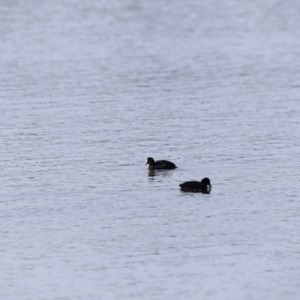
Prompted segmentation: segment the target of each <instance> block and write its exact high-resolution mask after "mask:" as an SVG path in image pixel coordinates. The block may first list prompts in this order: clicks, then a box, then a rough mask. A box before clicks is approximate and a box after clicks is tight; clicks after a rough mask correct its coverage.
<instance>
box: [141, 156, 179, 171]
mask: <svg viewBox="0 0 300 300" xmlns="http://www.w3.org/2000/svg"><path fill="white" fill-rule="evenodd" d="M147 164H148V165H149V168H148V169H149V170H172V169H176V168H177V167H176V165H175V164H174V163H172V162H171V161H168V160H157V161H155V160H154V159H153V158H152V157H148V158H147V160H146V163H145V165H147Z"/></svg>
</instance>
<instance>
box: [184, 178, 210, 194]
mask: <svg viewBox="0 0 300 300" xmlns="http://www.w3.org/2000/svg"><path fill="white" fill-rule="evenodd" d="M179 186H180V188H181V189H182V190H183V191H185V192H200V193H203V194H209V193H210V191H211V184H210V180H209V178H203V179H202V180H201V182H200V181H186V182H184V183H181V184H179Z"/></svg>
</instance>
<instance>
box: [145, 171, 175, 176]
mask: <svg viewBox="0 0 300 300" xmlns="http://www.w3.org/2000/svg"><path fill="white" fill-rule="evenodd" d="M171 173H172V172H170V171H168V170H149V171H148V176H149V177H155V176H162V177H170V176H171V175H172V174H171Z"/></svg>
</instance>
